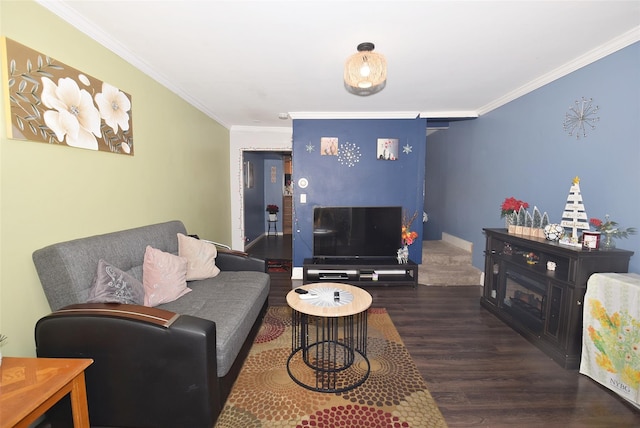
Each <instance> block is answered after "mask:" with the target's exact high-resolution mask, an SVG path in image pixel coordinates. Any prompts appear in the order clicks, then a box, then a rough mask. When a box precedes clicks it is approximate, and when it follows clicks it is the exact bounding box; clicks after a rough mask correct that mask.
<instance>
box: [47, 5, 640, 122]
mask: <svg viewBox="0 0 640 428" xmlns="http://www.w3.org/2000/svg"><path fill="white" fill-rule="evenodd" d="M38 1H39V3H41V4H42V5H43V6H44V7H46V8H48V9H50V10H51V11H53V12H54V13H56V14H58V15H59V16H60V17H62V18H63V19H64V20H66V21H68V22H69V23H70V24H71V25H73V26H75V27H77V28H78V29H79V30H81V31H82V32H84V33H86V34H88V35H89V36H90V37H92V38H94V39H95V40H97V41H98V42H99V43H101V44H103V45H104V46H106V47H107V48H109V49H111V50H112V51H114V52H115V53H116V54H118V55H119V56H121V57H123V58H124V59H126V60H127V61H129V62H130V63H131V64H133V65H134V66H136V67H138V68H139V69H141V70H142V71H143V72H145V73H146V74H148V75H150V76H151V77H153V78H154V79H156V80H157V81H159V82H160V83H162V84H163V85H165V86H166V87H168V88H169V89H171V90H172V91H174V92H175V93H177V94H178V95H180V96H181V97H183V98H184V99H185V100H187V101H188V102H189V103H191V104H193V105H194V106H195V107H197V108H198V109H200V110H202V111H203V112H204V113H205V114H207V115H208V116H210V117H212V118H214V119H215V120H217V121H218V122H220V123H221V124H222V125H224V126H225V127H227V128H232V127H234V126H278V127H282V126H291V121H290V120H289V119H287V120H282V119H279V118H278V116H279V114H280V113H289V114H290V116H291V117H293V118H311V117H313V118H342V117H416V116H418V115H421V116H422V117H429V118H452V117H474V116H477V115H482V114H484V113H486V112H488V111H490V110H492V109H494V108H496V107H499V106H501V105H503V104H505V103H507V102H509V101H511V100H512V99H515V98H517V97H519V96H521V95H523V94H525V93H527V92H529V91H531V90H533V89H536V88H538V87H540V86H542V85H544V84H546V83H548V82H550V81H552V80H554V79H557V78H558V77H561V76H563V75H565V74H568V73H570V72H572V71H574V70H576V69H577V68H580V67H582V66H584V65H586V64H589V63H591V62H593V61H595V60H597V59H599V58H601V57H603V56H605V55H608V54H610V53H612V52H615V51H616V50H619V49H621V48H624V47H625V46H628V45H629V44H631V43H634V42H636V41H639V40H640V0H633V1H605V0H602V1H540V0H538V1H517V0H512V1H479V0H475V1H453V0H450V1H435V0H432V1H427V0H423V1H332V0H324V1H306V0H298V1H266V0H265V1H244V0H238V1H215V0H210V1H206V0H183V1H179V0H171V1H140V0H139V1H106V0H94V1H78V0H75V1H74V0H62V1H47V0H38ZM365 41H370V42H373V43H374V44H375V45H376V49H375V50H376V51H377V52H379V53H382V54H383V55H385V57H386V58H387V62H388V77H387V85H386V88H385V89H384V90H383V91H381V92H380V93H378V94H375V95H371V96H368V97H359V96H357V95H352V94H350V93H348V92H347V91H346V90H345V89H344V86H343V82H342V72H343V65H344V61H345V59H346V58H347V57H348V56H349V55H351V54H353V53H355V52H356V46H357V45H358V44H359V43H361V42H365ZM95 77H97V78H100V76H95ZM122 89H123V90H125V91H127V88H122ZM585 89H588V88H585ZM583 95H585V96H588V94H587V93H585V94H582V93H577V94H575V96H576V97H580V96H583ZM567 101H568V102H570V101H571V100H567ZM133 102H134V104H135V99H134V100H133Z"/></svg>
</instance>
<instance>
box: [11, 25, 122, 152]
mask: <svg viewBox="0 0 640 428" xmlns="http://www.w3.org/2000/svg"><path fill="white" fill-rule="evenodd" d="M2 45H3V50H2V51H3V55H2V69H3V71H4V73H5V74H4V78H3V79H2V84H3V85H4V91H5V93H6V94H7V98H8V100H7V103H6V105H7V106H8V108H7V109H6V111H7V133H8V137H9V138H12V139H16V140H30V141H36V142H42V143H48V144H59V145H65V146H70V147H78V148H83V149H90V150H99V151H105V152H112V153H120V154H125V155H130V156H132V155H133V126H132V112H131V96H130V95H128V94H126V93H124V92H122V91H120V90H119V89H118V88H116V87H115V86H113V85H110V84H108V83H106V82H102V81H100V80H98V79H96V78H94V77H91V76H89V75H88V74H86V73H82V72H81V71H79V70H77V69H75V68H73V67H69V66H67V65H65V64H63V63H61V62H59V61H56V60H55V59H53V58H50V57H49V56H47V55H44V54H41V53H40V52H38V51H35V50H33V49H31V48H28V47H27V46H24V45H22V44H20V43H18V42H16V41H14V40H11V39H8V38H4V37H3V38H2Z"/></svg>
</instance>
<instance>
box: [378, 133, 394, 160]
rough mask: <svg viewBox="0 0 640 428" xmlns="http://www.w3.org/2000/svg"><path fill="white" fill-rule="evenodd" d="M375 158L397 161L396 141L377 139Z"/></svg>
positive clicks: (392, 139)
mask: <svg viewBox="0 0 640 428" xmlns="http://www.w3.org/2000/svg"><path fill="white" fill-rule="evenodd" d="M376 157H377V158H378V159H379V160H398V139H397V138H378V151H377V153H376Z"/></svg>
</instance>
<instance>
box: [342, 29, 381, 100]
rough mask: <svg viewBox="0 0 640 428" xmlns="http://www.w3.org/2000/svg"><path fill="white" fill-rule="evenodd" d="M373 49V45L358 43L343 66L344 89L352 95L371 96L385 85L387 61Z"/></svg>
mask: <svg viewBox="0 0 640 428" xmlns="http://www.w3.org/2000/svg"><path fill="white" fill-rule="evenodd" d="M374 48H375V45H374V44H373V43H370V42H365V43H360V44H359V45H358V52H357V53H355V54H353V55H351V56H350V57H349V58H348V59H347V62H346V63H345V65H344V87H345V88H346V89H347V91H349V92H351V93H352V94H355V95H360V96H366V95H373V94H375V93H377V92H380V91H381V90H383V89H384V87H385V85H386V84H387V60H386V59H385V58H384V56H383V55H381V54H379V53H376V52H373V49H374Z"/></svg>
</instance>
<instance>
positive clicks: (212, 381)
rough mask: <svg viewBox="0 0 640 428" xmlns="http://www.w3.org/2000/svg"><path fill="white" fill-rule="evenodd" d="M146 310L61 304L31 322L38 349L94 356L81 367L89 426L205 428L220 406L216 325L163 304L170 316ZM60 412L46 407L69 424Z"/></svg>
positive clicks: (55, 354)
mask: <svg viewBox="0 0 640 428" xmlns="http://www.w3.org/2000/svg"><path fill="white" fill-rule="evenodd" d="M96 306H98V308H96ZM100 307H106V308H100ZM149 309H153V308H146V307H142V306H136V305H120V304H107V305H73V306H72V307H67V308H63V309H62V310H60V311H58V312H54V313H52V314H50V315H48V316H46V317H44V318H42V319H40V320H39V321H38V322H37V324H36V328H35V341H36V352H37V355H38V356H39V357H54V358H55V357H58V358H61V357H65V358H93V360H94V363H93V364H92V365H91V366H90V367H89V368H88V369H87V370H86V372H85V376H86V380H87V382H86V384H87V397H88V401H89V417H90V420H91V424H92V426H105V427H107V426H111V427H115V426H120V427H123V426H126V427H151V426H153V427H167V428H169V427H171V428H175V427H194V428H195V427H207V428H210V427H212V426H213V423H214V421H215V419H216V418H217V415H218V414H219V412H220V410H221V409H219V404H218V403H219V402H220V400H219V397H218V395H219V387H218V378H217V367H216V330H215V323H213V322H211V321H208V320H204V319H200V318H196V317H192V316H186V315H181V316H176V317H170V316H169V314H172V313H171V312H168V311H162V310H157V311H161V312H164V313H166V314H164V315H167V317H165V318H170V322H168V321H166V320H165V321H160V320H158V319H156V320H151V319H150V318H149V314H148V312H149ZM138 310H139V311H138ZM109 312H110V313H109ZM116 312H120V313H119V314H117V313H116ZM140 314H142V315H140ZM156 315H157V314H156ZM174 315H175V314H174ZM154 317H155V316H152V318H154ZM162 318H163V316H160V317H159V319H162ZM67 411H68V410H67V409H65V407H64V406H62V407H60V406H58V409H57V410H54V411H52V412H50V413H48V417H49V418H50V420H51V422H52V425H53V426H54V427H55V426H68V423H69V422H68V421H69V419H66V420H64V418H65V415H64V413H66V412H67ZM60 417H62V418H63V421H62V422H61V423H60V424H59V425H56V420H57V419H58V418H60Z"/></svg>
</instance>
